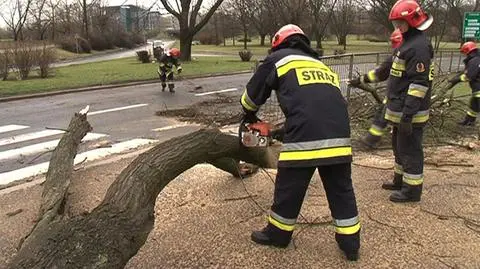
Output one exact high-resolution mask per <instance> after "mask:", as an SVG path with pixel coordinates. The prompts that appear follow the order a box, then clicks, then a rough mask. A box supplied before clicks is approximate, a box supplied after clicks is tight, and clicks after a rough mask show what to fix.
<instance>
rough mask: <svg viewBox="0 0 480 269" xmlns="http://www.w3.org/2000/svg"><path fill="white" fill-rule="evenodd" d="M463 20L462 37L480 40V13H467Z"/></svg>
mask: <svg viewBox="0 0 480 269" xmlns="http://www.w3.org/2000/svg"><path fill="white" fill-rule="evenodd" d="M463 18H464V19H463V32H462V37H463V38H464V39H467V38H474V39H480V12H465V13H464V16H463Z"/></svg>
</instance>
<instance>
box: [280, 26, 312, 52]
mask: <svg viewBox="0 0 480 269" xmlns="http://www.w3.org/2000/svg"><path fill="white" fill-rule="evenodd" d="M297 34H299V35H303V36H305V33H304V32H303V30H302V29H300V27H298V26H296V25H295V24H287V25H285V26H283V27H282V28H280V30H278V31H277V33H276V34H275V35H274V36H273V39H272V48H276V47H277V46H278V45H280V44H282V42H283V41H285V39H287V37H289V36H292V35H297Z"/></svg>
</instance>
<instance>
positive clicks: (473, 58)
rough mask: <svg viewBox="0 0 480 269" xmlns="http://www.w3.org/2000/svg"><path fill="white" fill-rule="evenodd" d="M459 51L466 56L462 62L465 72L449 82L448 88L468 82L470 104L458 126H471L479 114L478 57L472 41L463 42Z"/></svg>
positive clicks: (479, 83) (479, 80)
mask: <svg viewBox="0 0 480 269" xmlns="http://www.w3.org/2000/svg"><path fill="white" fill-rule="evenodd" d="M460 51H461V52H462V53H463V54H464V55H466V56H467V57H466V58H465V60H463V62H464V63H465V71H463V73H462V74H459V75H457V76H455V77H454V78H453V79H451V80H450V83H451V84H450V87H451V88H452V87H453V86H455V85H456V84H457V83H459V82H466V81H468V83H469V84H470V88H471V89H472V96H471V98H470V104H469V107H468V110H467V114H466V115H465V119H464V120H463V121H461V122H459V124H460V125H464V126H473V125H475V121H476V120H477V116H478V113H479V112H480V72H479V71H480V55H479V54H478V48H477V45H476V44H475V43H474V42H472V41H469V42H465V43H464V44H463V45H462V47H461V48H460Z"/></svg>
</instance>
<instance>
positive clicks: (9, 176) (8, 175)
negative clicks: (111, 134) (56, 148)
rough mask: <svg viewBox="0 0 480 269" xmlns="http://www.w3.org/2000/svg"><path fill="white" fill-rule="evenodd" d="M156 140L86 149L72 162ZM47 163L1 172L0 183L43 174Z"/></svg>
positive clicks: (90, 159)
mask: <svg viewBox="0 0 480 269" xmlns="http://www.w3.org/2000/svg"><path fill="white" fill-rule="evenodd" d="M156 141H157V140H151V139H132V140H128V141H125V142H121V143H117V144H113V145H112V147H111V148H100V149H94V150H90V151H86V152H83V153H81V154H78V155H77V156H76V157H75V160H74V164H78V163H81V162H84V161H85V160H87V161H93V160H97V159H100V158H104V157H107V156H109V155H112V154H117V153H122V152H124V151H127V150H130V149H134V148H138V147H140V146H144V145H148V144H150V143H154V142H156ZM48 165H49V162H44V163H40V164H36V165H32V166H28V167H25V168H21V169H17V170H13V171H9V172H5V173H1V174H0V185H6V184H9V183H12V182H15V181H17V180H21V179H24V178H29V177H32V176H36V175H40V174H44V173H46V172H47V171H48Z"/></svg>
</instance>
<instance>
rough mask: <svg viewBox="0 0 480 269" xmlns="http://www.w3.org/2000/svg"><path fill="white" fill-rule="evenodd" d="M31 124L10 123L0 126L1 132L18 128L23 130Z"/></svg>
mask: <svg viewBox="0 0 480 269" xmlns="http://www.w3.org/2000/svg"><path fill="white" fill-rule="evenodd" d="M28 127H29V126H25V125H15V124H10V125H4V126H0V133H6V132H11V131H16V130H22V129H25V128H28Z"/></svg>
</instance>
